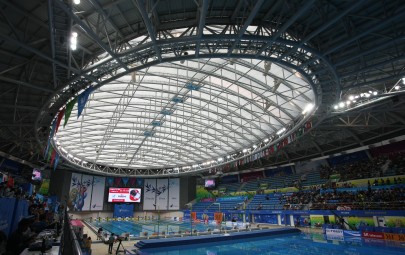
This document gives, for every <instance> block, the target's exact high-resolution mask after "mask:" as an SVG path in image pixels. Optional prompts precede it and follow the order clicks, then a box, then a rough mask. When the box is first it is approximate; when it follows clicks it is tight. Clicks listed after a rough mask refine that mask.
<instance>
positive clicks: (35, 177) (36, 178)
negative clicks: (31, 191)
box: [31, 168, 42, 181]
mask: <svg viewBox="0 0 405 255" xmlns="http://www.w3.org/2000/svg"><path fill="white" fill-rule="evenodd" d="M31 179H32V180H33V181H42V175H41V170H39V169H36V168H34V170H32V178H31Z"/></svg>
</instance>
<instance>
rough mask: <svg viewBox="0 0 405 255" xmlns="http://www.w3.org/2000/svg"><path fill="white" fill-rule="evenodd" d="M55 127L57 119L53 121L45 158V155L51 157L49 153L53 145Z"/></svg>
mask: <svg viewBox="0 0 405 255" xmlns="http://www.w3.org/2000/svg"><path fill="white" fill-rule="evenodd" d="M55 129H56V121H55V120H54V121H53V123H52V127H51V132H49V137H48V143H47V145H46V149H45V151H44V158H45V157H48V158H49V156H48V154H49V149H50V148H51V147H52V146H51V139H52V137H53V135H54V132H55Z"/></svg>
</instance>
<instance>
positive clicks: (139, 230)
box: [86, 220, 229, 237]
mask: <svg viewBox="0 0 405 255" xmlns="http://www.w3.org/2000/svg"><path fill="white" fill-rule="evenodd" d="M86 222H87V223H88V224H90V225H92V226H93V227H94V228H95V229H98V228H100V227H102V228H103V230H104V231H107V232H109V233H115V234H118V235H120V234H122V233H130V235H131V236H134V237H139V236H144V235H145V233H147V235H148V236H150V235H154V234H157V233H160V235H165V234H166V235H168V234H171V235H172V234H179V233H183V234H187V233H190V231H193V233H194V232H195V231H197V232H205V231H219V228H220V227H221V226H220V225H216V224H215V225H214V224H205V223H193V224H192V226H191V223H190V222H185V221H184V222H183V221H167V220H159V221H158V220H148V221H142V220H141V221H125V220H123V221H101V222H99V221H93V222H91V223H90V222H88V221H86ZM222 227H224V226H222ZM228 229H229V228H228Z"/></svg>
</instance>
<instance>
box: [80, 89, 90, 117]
mask: <svg viewBox="0 0 405 255" xmlns="http://www.w3.org/2000/svg"><path fill="white" fill-rule="evenodd" d="M92 91H93V87H89V88H87V89H86V90H85V91H83V92H82V93H81V94H80V95H79V96H78V97H77V118H79V117H80V115H81V114H82V111H83V109H84V107H85V106H86V103H87V100H88V99H89V96H90V94H91V92H92Z"/></svg>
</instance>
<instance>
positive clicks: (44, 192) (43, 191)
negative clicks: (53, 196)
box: [38, 179, 49, 196]
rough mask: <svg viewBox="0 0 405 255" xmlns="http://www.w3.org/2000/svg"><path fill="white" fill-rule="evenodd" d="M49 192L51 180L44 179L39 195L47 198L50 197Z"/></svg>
mask: <svg viewBox="0 0 405 255" xmlns="http://www.w3.org/2000/svg"><path fill="white" fill-rule="evenodd" d="M48 190H49V179H43V180H42V183H41V187H40V188H39V191H38V193H39V194H41V195H44V196H46V195H48Z"/></svg>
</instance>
